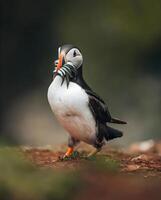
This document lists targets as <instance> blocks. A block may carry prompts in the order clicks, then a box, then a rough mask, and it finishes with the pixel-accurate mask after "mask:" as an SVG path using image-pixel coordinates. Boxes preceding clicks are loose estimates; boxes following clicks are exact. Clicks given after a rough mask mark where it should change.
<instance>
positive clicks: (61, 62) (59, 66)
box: [56, 54, 63, 72]
mask: <svg viewBox="0 0 161 200" xmlns="http://www.w3.org/2000/svg"><path fill="white" fill-rule="evenodd" d="M62 64H63V55H62V54H60V56H59V59H58V64H57V66H56V72H57V71H58V70H59V69H60V68H61V67H62Z"/></svg>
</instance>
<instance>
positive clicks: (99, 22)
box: [0, 0, 161, 145]
mask: <svg viewBox="0 0 161 200" xmlns="http://www.w3.org/2000/svg"><path fill="white" fill-rule="evenodd" d="M0 4H1V16H2V17H1V18H2V20H1V21H2V23H1V36H0V37H1V62H2V63H1V73H0V74H1V78H0V81H1V83H0V86H1V98H0V102H1V120H0V121H1V124H0V135H1V136H2V137H3V138H4V137H5V138H6V139H7V140H8V141H12V142H15V143H20V144H31V145H32V144H33V145H46V144H52V145H53V144H59V143H62V142H64V141H66V140H65V139H66V137H67V134H66V132H65V131H64V130H63V129H62V128H61V127H60V126H59V125H58V123H57V122H56V121H55V119H54V117H53V114H52V112H51V111H50V108H49V105H48V102H47V97H46V94H47V89H48V86H49V84H50V82H51V81H52V71H53V66H52V62H53V60H54V59H56V58H57V48H58V47H59V46H61V45H62V44H66V43H71V44H74V45H76V46H78V47H79V48H80V49H81V51H82V54H83V56H84V76H85V80H87V82H88V84H89V85H90V86H91V87H92V88H93V89H94V90H95V91H96V92H97V93H98V94H99V95H100V96H101V97H103V99H104V100H105V101H106V102H107V105H108V107H109V110H110V111H111V113H112V115H113V116H114V117H118V118H121V119H123V120H126V121H128V125H127V126H125V127H121V129H122V130H124V132H125V134H124V137H123V138H121V139H119V140H118V141H117V142H118V143H119V144H122V145H126V144H128V143H129V142H134V141H138V140H143V139H149V138H154V139H159V138H160V132H161V126H160V119H161V1H159V0H155V1H149V0H128V1H127V0H124V1H118V0H117V1H115V0H102V1H73V0H69V1H64V0H62V1H54V0H46V1H36V0H35V1H31V0H28V1H25V0H14V1H9V0H2V1H1V2H0Z"/></svg>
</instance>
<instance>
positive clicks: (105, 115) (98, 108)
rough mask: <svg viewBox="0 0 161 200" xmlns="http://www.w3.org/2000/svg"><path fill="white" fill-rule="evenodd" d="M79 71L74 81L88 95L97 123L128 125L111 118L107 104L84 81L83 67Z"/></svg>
mask: <svg viewBox="0 0 161 200" xmlns="http://www.w3.org/2000/svg"><path fill="white" fill-rule="evenodd" d="M78 70H79V72H78V75H77V77H76V79H75V80H72V81H73V82H76V83H77V84H79V85H80V86H81V87H82V88H83V89H84V90H85V91H86V93H87V94H88V96H89V107H90V109H91V111H92V114H93V115H94V117H95V119H96V121H97V122H100V123H103V124H104V123H106V122H110V123H116V124H126V122H124V121H122V120H120V119H116V118H113V117H111V115H110V112H109V110H108V107H107V105H106V104H105V102H104V101H103V100H102V99H101V98H100V97H99V96H98V95H97V94H96V93H95V92H93V91H92V89H91V88H90V87H89V86H88V85H87V83H86V82H85V81H84V79H83V76H82V67H80V68H79V69H78Z"/></svg>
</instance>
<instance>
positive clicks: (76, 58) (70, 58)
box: [64, 48, 83, 68]
mask: <svg viewBox="0 0 161 200" xmlns="http://www.w3.org/2000/svg"><path fill="white" fill-rule="evenodd" d="M64 60H65V62H66V63H67V62H70V63H72V64H73V65H74V66H75V67H77V68H79V67H80V66H81V65H82V63H83V56H82V54H81V52H80V51H79V50H78V49H77V48H73V49H71V50H70V51H68V53H67V54H66V55H65V57H64Z"/></svg>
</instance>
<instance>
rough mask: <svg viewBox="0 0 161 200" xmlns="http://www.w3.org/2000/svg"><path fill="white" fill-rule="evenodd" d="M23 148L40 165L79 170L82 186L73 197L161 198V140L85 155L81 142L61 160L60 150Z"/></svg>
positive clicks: (32, 160)
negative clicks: (89, 155)
mask: <svg viewBox="0 0 161 200" xmlns="http://www.w3.org/2000/svg"><path fill="white" fill-rule="evenodd" d="M60 149H61V148H60ZM62 149H64V147H62ZM22 150H23V152H24V154H25V156H26V157H27V158H28V159H29V160H30V161H31V162H32V163H33V164H34V165H36V166H37V167H39V168H51V169H53V170H58V171H59V170H60V171H68V170H74V171H76V172H77V171H78V172H79V174H80V176H81V180H83V184H85V186H84V187H82V189H81V190H80V191H79V192H77V193H76V194H74V197H73V198H74V199H78V200H82V199H90V198H91V199H94V200H95V199H114V200H115V199H121V198H124V199H129V198H130V199H131V200H133V199H143V200H144V199H154V200H157V199H161V192H160V189H161V143H160V142H154V141H145V142H143V143H136V144H133V145H131V146H130V147H128V148H126V149H123V150H119V149H118V148H111V147H110V148H109V147H105V148H104V149H103V150H102V151H101V152H100V153H98V154H97V156H94V157H92V158H88V159H87V157H86V155H87V154H88V152H89V151H90V150H89V149H88V147H86V146H82V147H80V149H79V150H78V152H75V153H74V154H73V156H72V157H71V158H70V159H66V160H63V161H62V160H61V159H60V157H61V156H62V155H63V152H62V151H53V150H52V149H50V148H29V147H25V148H22Z"/></svg>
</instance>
